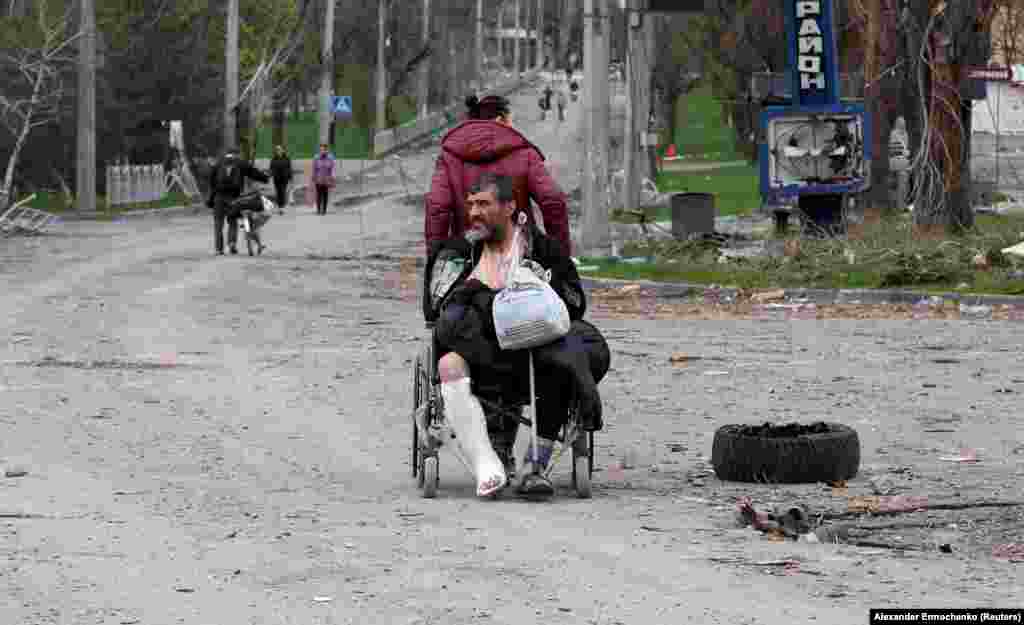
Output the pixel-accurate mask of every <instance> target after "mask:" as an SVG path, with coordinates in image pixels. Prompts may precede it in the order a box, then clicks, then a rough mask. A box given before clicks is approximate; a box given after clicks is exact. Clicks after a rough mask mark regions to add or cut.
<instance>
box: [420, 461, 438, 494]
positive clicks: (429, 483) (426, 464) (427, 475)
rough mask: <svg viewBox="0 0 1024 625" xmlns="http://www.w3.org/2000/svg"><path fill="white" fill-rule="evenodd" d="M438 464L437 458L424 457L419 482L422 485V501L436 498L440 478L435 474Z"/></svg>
mask: <svg viewBox="0 0 1024 625" xmlns="http://www.w3.org/2000/svg"><path fill="white" fill-rule="evenodd" d="M437 469H438V463H437V456H424V457H423V467H422V469H421V470H422V473H420V481H421V482H422V484H423V497H424V499H433V498H434V497H436V496H437V484H438V482H440V479H441V478H440V476H439V475H438V473H437Z"/></svg>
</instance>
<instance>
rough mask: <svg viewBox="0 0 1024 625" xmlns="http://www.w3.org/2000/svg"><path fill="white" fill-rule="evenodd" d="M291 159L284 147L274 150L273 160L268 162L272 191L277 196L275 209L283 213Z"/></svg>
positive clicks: (290, 177)
mask: <svg viewBox="0 0 1024 625" xmlns="http://www.w3.org/2000/svg"><path fill="white" fill-rule="evenodd" d="M293 175H294V174H293V172H292V159H291V158H289V157H288V153H287V152H285V150H284V146H282V145H279V146H277V147H276V148H274V158H273V159H271V161H270V176H271V177H272V178H273V179H274V191H275V192H276V195H277V209H278V212H279V213H283V212H284V207H285V205H286V204H287V203H288V185H289V184H291V182H292V176H293Z"/></svg>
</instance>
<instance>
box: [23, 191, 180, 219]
mask: <svg viewBox="0 0 1024 625" xmlns="http://www.w3.org/2000/svg"><path fill="white" fill-rule="evenodd" d="M191 204H192V202H191V200H189V198H188V196H187V195H185V194H184V193H181V192H180V191H174V192H171V193H168V194H167V195H166V196H165V197H163V198H162V199H160V200H158V201H155V202H137V203H134V204H118V205H117V206H113V207H112V206H110V205H109V204H108V203H107V196H105V195H98V196H96V209H97V211H98V212H100V213H104V214H111V215H116V214H119V213H124V212H127V211H133V210H144V209H153V208H171V207H172V206H190V205H191ZM28 206H29V207H30V208H34V209H36V210H41V211H46V212H48V213H54V214H58V215H59V214H64V213H74V212H75V208H74V198H69V197H68V196H66V195H64V194H63V193H57V192H52V191H37V192H36V198H35V199H34V200H32V201H31V202H29V203H28Z"/></svg>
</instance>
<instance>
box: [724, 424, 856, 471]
mask: <svg viewBox="0 0 1024 625" xmlns="http://www.w3.org/2000/svg"><path fill="white" fill-rule="evenodd" d="M711 464H712V466H713V467H714V470H715V474H716V475H717V476H718V479H721V480H728V481H733V482H765V483H781V484H803V483H813V482H838V481H841V480H848V479H851V478H852V477H854V476H855V475H857V470H858V469H859V467H860V438H859V437H858V436H857V432H856V431H855V430H854V429H853V428H850V427H848V426H845V425H842V424H840V423H824V422H817V423H812V424H810V425H802V424H798V423H791V424H787V425H772V424H769V423H766V424H764V425H735V424H730V425H724V426H722V427H720V428H718V430H716V431H715V438H714V442H713V443H712V447H711Z"/></svg>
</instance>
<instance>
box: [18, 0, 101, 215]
mask: <svg viewBox="0 0 1024 625" xmlns="http://www.w3.org/2000/svg"><path fill="white" fill-rule="evenodd" d="M48 9H49V5H48V3H47V2H46V0H39V2H38V4H37V5H36V8H35V12H36V14H35V20H34V21H33V27H34V28H36V29H38V32H35V33H31V36H26V37H25V38H24V39H23V41H22V42H13V45H12V44H7V46H5V48H4V49H3V50H0V76H2V77H3V80H0V123H2V124H3V126H4V128H6V129H7V130H8V131H9V132H10V133H11V134H12V135H13V136H14V147H13V149H12V150H11V153H10V155H9V156H8V158H7V167H6V170H5V173H4V178H3V185H2V186H0V206H6V205H7V204H8V203H9V202H10V201H11V200H12V199H13V186H14V171H15V168H16V167H17V164H18V156H19V155H20V153H21V150H22V148H23V147H24V146H25V144H26V142H27V141H28V139H29V136H30V135H31V134H32V131H33V130H34V129H36V128H39V127H41V126H45V125H47V124H50V123H53V122H54V121H55V120H56V119H57V118H58V116H59V114H60V112H61V105H62V103H63V101H64V98H65V97H66V96H67V95H68V91H67V89H66V87H65V84H64V83H65V80H64V79H65V78H66V76H65V74H66V71H67V70H68V68H69V67H71V66H72V65H73V64H74V63H75V61H76V56H75V50H74V47H73V44H74V43H75V41H76V40H77V39H78V38H79V37H80V35H81V33H80V32H72V24H73V22H72V15H71V12H70V11H67V12H65V13H63V14H62V15H61V16H60V17H56V18H54V17H51V14H50V12H49V11H48Z"/></svg>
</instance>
